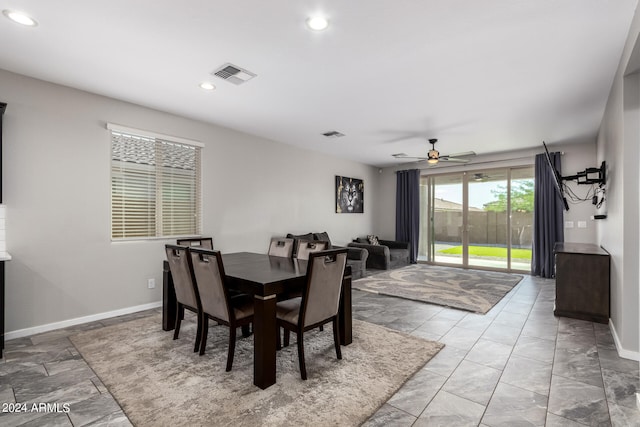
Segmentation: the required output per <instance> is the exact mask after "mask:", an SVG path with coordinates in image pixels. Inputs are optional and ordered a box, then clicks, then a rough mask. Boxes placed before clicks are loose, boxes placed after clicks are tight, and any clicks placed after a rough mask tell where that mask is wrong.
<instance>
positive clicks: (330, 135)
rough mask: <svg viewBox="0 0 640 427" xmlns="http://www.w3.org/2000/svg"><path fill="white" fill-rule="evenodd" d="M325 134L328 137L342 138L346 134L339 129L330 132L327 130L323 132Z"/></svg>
mask: <svg viewBox="0 0 640 427" xmlns="http://www.w3.org/2000/svg"><path fill="white" fill-rule="evenodd" d="M323 135H324V136H326V137H327V138H340V137H342V136H344V134H343V133H340V132H338V131H337V130H331V131H329V132H325V133H323Z"/></svg>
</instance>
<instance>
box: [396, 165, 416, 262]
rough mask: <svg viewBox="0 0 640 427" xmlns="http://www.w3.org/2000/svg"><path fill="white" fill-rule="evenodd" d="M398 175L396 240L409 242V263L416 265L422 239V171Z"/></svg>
mask: <svg viewBox="0 0 640 427" xmlns="http://www.w3.org/2000/svg"><path fill="white" fill-rule="evenodd" d="M396 173H397V184H396V240H397V241H400V242H409V262H410V263H412V264H415V263H416V262H417V261H418V239H419V237H420V170H419V169H411V170H404V171H398V172H396Z"/></svg>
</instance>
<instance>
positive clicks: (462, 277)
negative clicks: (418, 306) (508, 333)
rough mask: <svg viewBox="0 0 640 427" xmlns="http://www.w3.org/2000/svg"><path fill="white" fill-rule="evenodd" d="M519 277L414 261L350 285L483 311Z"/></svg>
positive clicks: (489, 308)
mask: <svg viewBox="0 0 640 427" xmlns="http://www.w3.org/2000/svg"><path fill="white" fill-rule="evenodd" d="M520 280H522V276H520V275H517V274H507V273H498V272H493V271H481V270H467V269H463V268H451V267H440V266H434V265H426V264H414V265H410V266H407V267H403V268H399V269H396V270H389V271H385V272H383V273H379V274H374V275H372V276H369V277H365V278H362V279H358V280H355V281H354V282H353V284H352V286H353V288H354V289H360V290H362V291H367V292H373V293H377V294H381V295H389V296H394V297H399V298H406V299H411V300H416V301H423V302H428V303H431V304H437V305H443V306H446V307H453V308H459V309H462V310H467V311H473V312H475V313H483V314H484V313H486V312H488V311H489V310H491V308H492V307H493V306H494V305H496V304H497V303H498V302H499V301H500V300H501V299H502V298H503V297H504V296H505V295H506V294H507V293H508V292H509V291H510V290H511V289H513V287H514V286H515V285H517V284H518V282H520Z"/></svg>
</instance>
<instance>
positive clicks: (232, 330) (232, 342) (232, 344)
mask: <svg viewBox="0 0 640 427" xmlns="http://www.w3.org/2000/svg"><path fill="white" fill-rule="evenodd" d="M235 351H236V325H233V324H232V325H231V326H230V327H229V354H227V372H229V371H230V370H231V367H232V366H233V354H234V353H235Z"/></svg>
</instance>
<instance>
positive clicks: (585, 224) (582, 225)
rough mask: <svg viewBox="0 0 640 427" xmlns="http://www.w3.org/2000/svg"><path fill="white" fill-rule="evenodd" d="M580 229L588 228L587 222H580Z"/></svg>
mask: <svg viewBox="0 0 640 427" xmlns="http://www.w3.org/2000/svg"><path fill="white" fill-rule="evenodd" d="M578 228H587V221H578Z"/></svg>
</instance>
